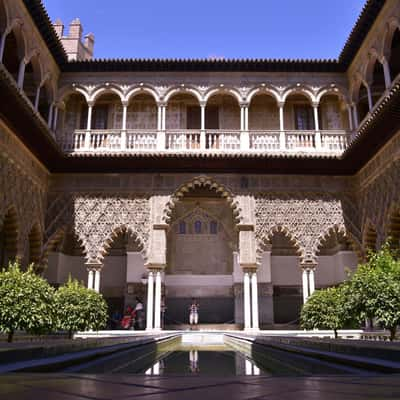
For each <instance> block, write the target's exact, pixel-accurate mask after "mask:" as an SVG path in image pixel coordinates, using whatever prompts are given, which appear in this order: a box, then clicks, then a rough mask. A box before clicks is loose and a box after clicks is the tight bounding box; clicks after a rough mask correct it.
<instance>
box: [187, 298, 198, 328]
mask: <svg viewBox="0 0 400 400" xmlns="http://www.w3.org/2000/svg"><path fill="white" fill-rule="evenodd" d="M198 323H199V304H198V303H197V301H196V299H195V298H194V297H193V298H192V304H191V305H190V307H189V324H190V325H197V324H198Z"/></svg>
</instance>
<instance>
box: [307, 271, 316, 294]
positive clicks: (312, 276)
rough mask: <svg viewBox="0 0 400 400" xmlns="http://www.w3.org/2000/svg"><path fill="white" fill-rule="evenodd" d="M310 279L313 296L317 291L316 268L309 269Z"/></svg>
mask: <svg viewBox="0 0 400 400" xmlns="http://www.w3.org/2000/svg"><path fill="white" fill-rule="evenodd" d="M308 281H309V288H310V293H309V295H310V296H311V295H312V294H313V293H314V292H315V268H310V269H309V271H308Z"/></svg>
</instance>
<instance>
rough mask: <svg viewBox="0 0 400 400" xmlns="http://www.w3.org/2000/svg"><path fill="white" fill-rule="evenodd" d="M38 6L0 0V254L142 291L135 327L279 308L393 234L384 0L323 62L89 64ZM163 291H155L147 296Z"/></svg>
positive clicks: (393, 97)
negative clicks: (195, 311)
mask: <svg viewBox="0 0 400 400" xmlns="http://www.w3.org/2000/svg"><path fill="white" fill-rule="evenodd" d="M82 31H83V30H82V25H81V23H80V21H79V20H74V21H72V23H71V24H70V26H69V30H68V32H67V30H66V29H64V26H63V24H62V22H61V21H56V22H55V23H54V24H52V23H51V22H50V20H49V17H48V15H47V13H46V11H45V9H44V7H43V5H42V4H41V2H40V0H0V39H1V41H0V98H1V101H0V149H1V151H0V196H1V197H0V258H1V264H2V265H6V264H7V262H8V261H9V260H12V259H14V258H18V259H20V260H21V262H22V264H23V265H27V264H28V263H35V265H36V268H37V270H38V272H40V273H42V274H43V275H44V276H45V277H46V278H47V279H48V280H49V281H50V282H51V283H52V284H54V285H60V284H62V283H63V282H65V281H66V280H67V279H68V276H70V275H71V276H72V277H75V278H78V279H79V280H82V281H84V282H85V283H86V284H87V285H88V287H90V288H93V289H95V290H97V291H100V292H101V293H102V294H103V295H104V296H105V298H106V299H107V301H108V303H109V305H110V311H114V310H120V311H122V309H123V308H124V307H125V306H126V305H127V304H132V303H134V301H135V298H136V297H137V296H138V297H140V298H142V299H144V303H145V307H146V313H147V322H146V324H147V328H148V329H160V327H161V322H160V314H161V313H160V308H161V303H162V302H165V304H166V306H167V312H166V320H167V323H168V324H169V325H179V324H182V323H187V320H188V311H187V309H188V306H189V304H190V301H191V298H192V297H196V298H197V300H198V302H199V304H200V321H201V322H204V323H218V324H221V323H231V324H233V323H234V324H237V326H241V327H244V328H245V329H258V328H259V327H272V326H275V327H276V326H285V325H286V324H290V323H294V324H296V323H297V322H298V317H299V311H300V308H301V305H302V303H303V302H304V301H306V300H307V298H308V296H309V295H311V294H312V293H313V291H314V290H315V289H316V288H322V287H328V286H333V285H337V284H338V283H340V282H342V281H343V280H344V279H345V277H346V269H354V268H356V266H357V263H358V262H359V260H362V259H363V258H364V257H365V255H366V253H367V251H368V249H375V248H378V247H379V246H380V245H381V244H382V243H383V242H384V241H385V240H386V238H387V237H389V236H390V237H392V241H393V245H394V246H399V245H400V196H399V194H400V190H399V187H400V169H399V167H400V160H399V157H400V75H399V73H400V2H399V1H397V0H368V1H367V2H366V4H365V7H364V9H363V10H362V13H361V15H360V17H359V18H358V20H357V21H356V23H355V25H354V28H353V30H352V32H351V34H350V36H349V38H348V40H347V42H346V43H345V45H344V48H343V50H342V52H341V54H340V56H339V57H338V59H337V60H269V59H262V60H247V59H218V60H211V59H195V60H179V59H178V60H177V59H171V60H169V59H154V60H152V59H149V60H141V59H129V60H99V59H95V58H93V52H94V36H93V35H92V34H90V35H87V36H85V37H84V38H83V37H82ZM162 297H164V299H165V300H162Z"/></svg>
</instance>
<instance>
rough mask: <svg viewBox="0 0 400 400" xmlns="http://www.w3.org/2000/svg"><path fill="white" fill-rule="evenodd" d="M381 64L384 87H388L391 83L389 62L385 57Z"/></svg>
mask: <svg viewBox="0 0 400 400" xmlns="http://www.w3.org/2000/svg"><path fill="white" fill-rule="evenodd" d="M382 66H383V74H384V76H385V87H386V89H389V88H390V86H391V84H392V78H391V76H390V67H389V63H388V62H387V60H386V58H384V59H383V60H382Z"/></svg>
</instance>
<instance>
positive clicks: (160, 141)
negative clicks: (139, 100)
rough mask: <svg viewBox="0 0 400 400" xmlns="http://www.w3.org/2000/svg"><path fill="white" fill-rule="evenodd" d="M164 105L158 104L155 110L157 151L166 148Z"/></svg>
mask: <svg viewBox="0 0 400 400" xmlns="http://www.w3.org/2000/svg"><path fill="white" fill-rule="evenodd" d="M165 116H166V111H165V105H164V104H161V103H160V104H158V108H157V150H161V151H162V150H165V149H166V148H167V146H166V140H165V139H166V134H165V125H166V122H165Z"/></svg>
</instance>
